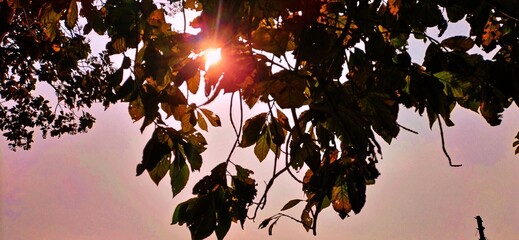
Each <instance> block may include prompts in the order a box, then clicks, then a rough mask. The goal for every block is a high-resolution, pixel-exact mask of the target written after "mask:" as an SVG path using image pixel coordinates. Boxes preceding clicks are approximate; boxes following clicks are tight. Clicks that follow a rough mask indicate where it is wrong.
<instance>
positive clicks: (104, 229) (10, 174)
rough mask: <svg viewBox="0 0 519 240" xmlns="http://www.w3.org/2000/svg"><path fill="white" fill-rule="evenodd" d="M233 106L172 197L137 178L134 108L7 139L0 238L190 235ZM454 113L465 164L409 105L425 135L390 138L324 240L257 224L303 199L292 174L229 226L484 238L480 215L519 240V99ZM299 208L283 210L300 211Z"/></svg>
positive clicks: (455, 141) (496, 234) (331, 218)
mask: <svg viewBox="0 0 519 240" xmlns="http://www.w3.org/2000/svg"><path fill="white" fill-rule="evenodd" d="M449 34H450V36H452V35H453V34H454V33H453V32H447V33H446V36H449ZM421 51H423V49H422V50H421ZM416 54H417V55H416V56H414V59H413V61H415V62H419V63H421V60H419V59H418V60H417V59H416V58H420V57H423V56H419V53H418V51H417V53H416ZM228 101H229V95H224V96H223V97H222V98H220V99H218V100H216V101H214V102H213V103H211V104H210V105H209V106H208V108H209V109H211V110H213V111H214V112H216V113H219V115H220V117H221V118H222V125H223V127H222V128H210V129H209V132H208V133H206V135H205V136H206V138H207V140H208V150H207V151H206V152H204V154H203V157H204V160H205V162H204V165H203V166H202V170H201V173H200V174H192V175H191V181H190V182H189V185H188V186H187V187H186V189H184V192H182V194H180V195H179V196H177V197H175V198H174V199H172V197H171V196H172V195H171V190H170V186H169V177H166V178H165V179H164V180H163V182H161V183H160V185H159V186H158V187H157V186H155V184H154V183H153V182H152V180H151V179H150V178H149V177H148V176H147V175H146V174H143V175H142V176H140V177H136V176H135V167H136V165H137V164H138V163H139V162H140V161H141V155H142V149H143V147H144V145H145V143H146V142H147V140H148V139H149V137H150V135H151V133H152V127H149V128H148V129H147V130H146V131H145V132H144V133H143V134H141V133H140V132H139V127H140V124H141V122H138V123H132V120H131V119H130V117H129V115H128V112H127V105H126V104H119V105H116V106H113V107H110V108H109V109H108V110H107V111H103V109H102V107H101V106H99V105H98V106H95V107H94V110H93V115H94V116H95V117H96V118H97V121H96V124H95V125H94V128H93V129H92V130H90V132H89V133H87V134H80V135H75V136H64V137H62V138H60V139H56V138H48V139H46V140H43V139H41V138H40V137H37V138H36V141H35V143H34V144H33V147H32V149H31V150H29V151H23V150H18V151H17V152H13V151H11V150H9V149H8V148H7V142H6V141H5V139H4V138H3V137H2V138H0V184H1V185H0V198H1V201H0V212H1V213H0V214H1V215H0V239H9V240H18V239H20V240H26V239H53V240H60V239H78V240H83V239H85V240H86V239H130V240H132V239H135V240H140V239H157V240H162V239H164V240H166V239H189V231H188V229H187V228H186V226H177V225H174V226H172V225H170V222H171V216H172V214H173V210H174V208H175V206H176V204H178V203H180V202H182V201H185V200H187V199H188V198H191V197H192V195H191V189H192V186H193V185H194V183H195V182H196V181H197V180H198V179H199V178H200V177H201V176H203V175H206V174H208V173H209V172H210V170H211V169H212V167H213V166H214V165H216V164H218V163H220V162H222V161H224V160H225V158H226V157H227V155H228V153H229V150H230V147H231V146H232V143H233V142H234V137H233V136H234V135H233V134H230V132H231V131H232V130H231V128H230V123H229V119H228ZM261 110H262V109H253V110H252V111H250V112H247V115H249V116H250V115H252V114H254V113H257V112H259V111H261ZM452 120H453V121H454V123H455V124H456V126H454V127H451V128H447V127H445V128H444V130H445V138H446V143H447V150H448V151H449V154H450V155H451V157H452V158H453V163H454V164H463V166H462V167H460V168H452V167H449V164H448V160H447V158H446V157H445V156H444V154H443V152H442V147H441V140H440V133H439V130H438V125H437V124H435V125H434V127H433V128H432V130H431V129H429V126H428V120H427V117H426V116H424V117H420V116H418V114H417V113H415V112H414V110H412V109H411V110H407V109H401V112H400V115H399V123H400V124H401V125H403V126H405V127H408V128H411V129H413V130H415V131H417V132H419V135H415V134H413V133H410V132H407V131H401V132H400V134H399V136H398V137H397V139H396V140H394V141H393V143H392V144H391V145H387V144H383V159H382V160H381V161H380V163H379V164H378V168H379V170H380V172H381V174H382V175H381V176H380V177H379V178H378V179H377V182H376V184H375V185H371V186H368V191H367V202H366V205H365V206H364V208H363V210H362V212H361V213H360V214H358V215H354V214H352V215H351V217H349V218H346V219H345V220H341V219H340V218H339V216H338V215H337V214H336V213H335V212H334V211H333V209H332V208H327V209H325V211H323V212H322V214H321V215H320V218H319V223H318V229H317V231H318V235H317V237H314V236H312V235H311V233H307V232H306V231H305V230H304V228H303V227H302V226H301V225H300V224H298V223H295V222H293V221H291V220H289V219H281V220H280V221H279V222H278V224H277V225H276V226H275V227H274V235H273V236H270V237H269V236H268V232H267V230H266V229H258V225H259V223H260V222H261V221H262V220H263V219H265V218H267V217H269V216H271V215H274V214H276V213H277V212H278V211H279V209H281V208H282V207H283V205H284V204H285V203H286V202H287V201H289V200H291V199H296V198H299V199H302V198H304V196H303V193H302V191H301V186H300V185H299V184H297V183H296V182H294V181H293V180H291V179H290V178H289V177H285V178H281V179H279V180H278V181H277V184H276V185H275V186H274V188H273V189H272V190H271V192H270V194H269V198H268V203H267V207H266V209H265V210H263V211H260V212H259V216H258V217H257V221H256V222H251V221H249V222H246V224H245V229H244V230H241V228H240V226H239V225H237V224H233V225H232V228H231V231H230V232H229V234H228V236H227V237H228V239H248V240H255V239H267V238H268V239H289V238H290V239H354V240H373V239H406V240H407V239H420V240H422V239H423V240H429V239H430V240H433V239H434V240H436V239H449V240H450V239H456V240H458V239H459V240H467V239H478V235H477V230H476V227H477V226H476V220H475V219H474V217H475V216H477V215H480V216H481V217H482V218H483V221H484V223H483V224H484V226H485V227H486V230H485V234H486V236H487V238H488V239H507V240H509V239H511V240H513V239H519V204H518V203H517V202H518V199H519V188H518V187H517V185H515V184H517V183H518V182H519V174H518V173H519V155H514V148H513V147H512V143H513V141H514V137H515V135H516V134H517V131H518V130H519V126H518V125H517V123H518V122H519V108H518V107H517V106H516V105H515V104H514V105H512V106H511V107H510V108H509V109H507V111H506V112H505V114H504V117H503V122H502V124H501V125H500V126H497V127H490V126H489V125H488V124H487V123H486V122H485V120H484V119H483V118H482V117H481V116H479V115H478V114H476V113H474V112H470V111H469V110H465V109H462V108H460V107H457V108H456V109H455V110H454V112H453V113H452ZM226 136H229V137H226ZM380 142H381V143H382V142H383V141H382V140H380ZM235 154H236V155H235V156H234V157H233V161H234V162H236V163H239V164H240V165H242V166H244V167H247V168H250V169H253V170H254V172H255V174H254V175H253V177H254V178H255V179H256V181H257V183H258V188H259V189H263V188H264V187H265V182H266V181H268V180H269V173H270V171H271V170H270V168H271V166H272V159H273V158H272V157H273V156H272V155H269V156H268V157H267V159H266V160H265V161H264V162H263V163H262V165H261V166H260V165H259V164H258V160H257V159H256V157H255V156H254V154H253V149H252V148H248V149H243V150H239V151H237V152H236V153H235ZM303 173H304V172H301V173H299V175H302V174H303ZM259 193H262V191H260V192H259ZM302 207H303V205H302V204H301V205H298V206H296V207H294V208H293V209H291V210H289V211H287V213H288V214H291V215H293V216H295V217H296V218H298V217H299V216H300V214H301V210H302ZM210 239H215V236H214V235H213V236H211V237H210Z"/></svg>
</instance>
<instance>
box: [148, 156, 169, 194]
mask: <svg viewBox="0 0 519 240" xmlns="http://www.w3.org/2000/svg"><path fill="white" fill-rule="evenodd" d="M170 165H171V153H168V154H166V155H164V156H163V157H162V159H161V160H160V162H159V163H158V164H157V166H155V168H153V170H151V171H148V174H149V175H150V178H151V180H153V182H154V183H155V184H157V186H158V185H159V182H160V180H162V178H164V176H166V174H167V173H168V171H169V168H170Z"/></svg>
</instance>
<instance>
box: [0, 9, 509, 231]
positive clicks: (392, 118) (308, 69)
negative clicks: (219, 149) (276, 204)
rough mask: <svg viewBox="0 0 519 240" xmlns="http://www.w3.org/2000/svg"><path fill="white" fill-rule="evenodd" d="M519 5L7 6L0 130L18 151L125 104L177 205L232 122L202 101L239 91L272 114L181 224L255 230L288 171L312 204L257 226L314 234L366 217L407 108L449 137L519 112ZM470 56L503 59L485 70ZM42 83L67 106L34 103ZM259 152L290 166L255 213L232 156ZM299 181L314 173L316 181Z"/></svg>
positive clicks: (179, 213) (216, 173) (252, 191)
mask: <svg viewBox="0 0 519 240" xmlns="http://www.w3.org/2000/svg"><path fill="white" fill-rule="evenodd" d="M516 4H517V3H516V1H512V0H492V1H483V0H477V1H465V0H453V1H434V0H414V1H401V0H389V1H380V0H375V1H354V0H305V1H302V0H283V1H282V0H255V1H235V0H219V1H216V0H185V1H178V0H170V1H169V3H167V4H165V3H160V2H159V1H152V0H141V1H133V0H107V1H103V2H101V1H99V2H97V1H94V0H78V1H76V0H59V1H27V0H1V1H0V41H1V43H0V44H1V45H0V47H1V49H0V50H1V51H0V65H1V66H0V75H1V81H0V119H1V121H0V130H1V131H2V132H3V135H4V136H5V137H6V138H7V140H8V141H9V145H10V147H11V148H12V149H13V150H14V149H16V148H18V147H22V148H24V149H29V148H30V146H31V143H32V141H33V133H34V129H37V128H39V129H40V130H41V131H42V133H43V136H46V135H47V134H48V133H49V132H50V135H51V136H61V135H63V134H66V133H70V134H74V133H76V132H85V131H87V129H89V128H91V127H92V125H93V123H94V121H95V118H94V117H93V116H92V115H90V114H89V113H88V112H85V111H84V110H85V109H86V108H89V107H91V106H92V104H93V103H96V102H101V103H103V105H104V106H105V107H109V106H110V105H111V104H113V103H119V102H127V103H128V105H129V108H128V111H129V115H130V117H131V118H132V119H133V120H134V121H136V122H137V121H140V122H142V123H141V127H140V130H141V132H142V131H144V129H145V128H147V127H149V126H150V125H152V124H153V125H152V126H153V127H154V128H155V130H154V132H153V134H152V137H151V139H150V140H149V142H148V143H147V144H146V146H145V147H144V150H143V157H142V163H140V164H139V165H138V166H137V175H140V174H142V173H143V172H144V171H147V172H148V173H149V175H150V177H151V179H152V180H153V181H154V182H155V183H156V184H159V182H160V181H161V180H162V179H163V178H164V177H165V176H166V175H167V174H168V172H169V175H170V178H171V187H172V193H173V196H176V195H177V194H178V193H180V192H181V191H182V190H183V189H184V187H185V186H186V184H187V182H188V180H189V175H190V172H192V171H200V169H201V166H202V164H203V159H202V155H201V154H202V153H203V152H204V150H205V149H206V147H207V142H206V140H205V138H204V137H203V135H202V133H201V132H200V131H208V130H209V125H211V126H213V127H219V126H221V122H220V118H219V117H218V115H216V114H215V113H213V112H212V111H211V110H210V109H209V108H207V106H206V105H207V104H209V103H211V102H212V101H213V100H214V99H215V98H216V97H218V96H219V94H221V93H222V92H223V93H224V94H229V93H230V94H232V95H233V96H234V95H238V96H239V97H240V98H241V100H242V101H243V102H244V103H245V104H246V105H247V106H248V107H249V108H253V107H254V106H255V105H257V104H267V106H268V107H269V110H268V111H266V112H262V113H259V114H257V115H256V116H254V117H252V118H250V119H246V120H245V121H243V122H240V123H239V124H238V125H236V124H235V123H234V122H232V125H233V128H234V131H235V135H236V136H235V137H236V142H235V144H234V146H233V148H232V149H231V154H230V155H229V158H228V159H224V160H223V161H222V163H221V164H219V165H217V166H216V167H215V168H214V169H213V170H212V171H211V174H210V175H207V176H205V177H203V178H202V179H200V180H199V181H198V182H197V183H196V185H195V187H194V189H193V194H194V195H195V197H193V198H191V199H189V200H187V201H185V202H183V203H181V204H179V205H178V206H177V207H176V209H175V212H174V214H173V219H172V223H173V224H179V225H183V224H186V225H187V227H188V228H189V230H190V231H191V235H192V238H193V239H202V238H206V237H208V236H210V235H211V234H212V233H213V232H214V233H215V234H216V236H217V238H218V239H223V238H224V237H225V235H226V233H227V231H228V230H229V228H230V226H231V222H238V221H239V222H240V224H241V225H242V227H243V224H244V222H245V221H246V220H247V219H255V217H256V212H257V211H258V209H260V208H263V207H264V206H265V203H266V199H267V193H268V191H269V189H270V188H271V187H272V185H273V184H274V182H275V180H276V178H277V177H278V176H280V175H281V174H285V173H288V174H290V175H291V176H293V177H294V180H295V181H297V182H299V183H300V184H301V185H302V188H303V191H304V193H305V196H306V199H295V200H291V201H289V202H288V203H287V204H286V205H285V206H284V207H283V209H282V211H284V210H287V209H290V208H293V207H295V206H297V205H298V204H299V203H301V202H304V203H305V205H304V208H303V210H302V214H301V217H300V218H296V217H292V216H289V215H286V214H284V213H279V214H276V215H274V216H272V217H270V218H268V219H266V220H264V221H263V222H262V223H261V224H260V228H265V227H267V226H269V233H272V231H273V227H274V224H275V223H277V221H278V220H279V219H280V218H281V217H288V218H291V219H293V220H295V221H297V222H299V223H301V224H302V226H303V228H304V229H306V230H307V231H309V230H312V231H313V233H314V234H315V233H316V229H317V219H318V215H319V213H320V212H321V211H322V210H323V209H325V208H327V207H329V206H332V207H333V210H335V211H336V212H337V213H338V215H339V216H340V217H341V218H345V217H346V216H348V215H349V213H350V212H351V211H353V212H354V213H356V214H357V213H359V212H360V211H361V210H362V208H363V206H364V203H365V199H366V195H365V193H366V187H367V185H370V184H373V183H375V179H376V178H377V177H378V175H379V172H378V170H377V169H376V163H377V162H378V159H379V157H380V154H381V149H380V146H379V143H378V142H377V140H378V137H376V136H379V137H380V138H381V139H383V140H384V141H386V142H387V143H391V141H392V139H393V138H395V137H396V136H397V135H398V133H399V131H400V129H402V128H403V127H402V126H400V125H399V124H398V122H397V120H398V112H399V108H400V107H401V106H403V107H406V108H414V109H416V111H417V112H418V114H420V115H422V114H424V113H425V114H426V115H427V118H428V121H429V124H430V126H431V127H432V126H433V124H434V123H435V122H436V121H438V123H439V124H440V125H439V126H440V129H441V121H443V122H445V123H446V124H447V125H448V126H452V125H454V123H453V122H452V121H451V119H450V113H451V111H452V110H453V109H454V107H455V106H456V105H459V106H461V107H463V108H467V109H470V110H472V111H474V112H479V113H480V114H481V115H482V116H483V117H484V118H485V120H486V121H487V122H488V123H489V124H490V125H492V126H495V125H498V124H499V123H500V122H501V114H502V112H503V111H504V110H505V109H506V108H507V107H509V106H510V105H511V104H512V103H513V102H515V104H519V72H518V71H519V70H518V69H519V66H518V60H519V58H518V56H519V46H518V43H519V32H518V30H517V29H518V26H517V25H518V23H519V20H518V19H519V12H518V10H517V9H518V8H517V7H515V6H516ZM165 5H169V6H173V8H171V7H166V6H165ZM168 9H169V10H168ZM171 9H176V10H174V11H173V12H172V11H171ZM186 9H188V10H194V11H199V16H198V17H196V18H195V19H194V20H193V21H192V22H190V23H189V24H190V25H191V26H193V27H195V28H198V29H200V32H199V33H198V34H189V33H185V32H176V31H172V30H171V29H172V28H171V24H170V23H168V19H167V17H168V16H172V15H173V14H175V13H177V12H178V13H179V12H182V13H183V14H185V12H184V11H185V10H186ZM458 21H462V22H467V23H468V25H469V26H470V31H469V32H468V34H465V35H462V34H460V35H456V36H447V37H442V35H443V34H444V33H445V31H446V29H447V28H448V27H450V26H451V24H452V23H455V22H458ZM431 28H436V29H437V31H438V32H439V35H438V37H437V38H436V37H433V36H431V35H430V34H429V33H428V30H430V29H431ZM96 34H97V35H105V36H107V37H108V43H107V44H106V47H105V50H104V51H103V52H102V53H100V54H98V55H95V54H93V53H92V51H91V48H90V45H89V43H88V37H90V36H92V35H94V37H95V35H96ZM410 38H415V39H418V40H423V42H425V43H428V47H427V49H426V50H425V59H424V62H423V63H422V64H420V63H415V62H412V59H411V57H410V55H409V53H408V41H409V40H410ZM209 48H221V52H222V53H221V54H222V60H221V61H220V63H219V64H214V65H211V66H210V67H209V68H208V69H207V70H206V69H205V68H204V60H203V53H204V51H205V50H206V49H209ZM474 48H479V49H481V50H482V51H484V52H486V53H492V54H494V56H493V58H492V59H485V58H484V57H483V56H482V55H480V54H477V53H474V51H472V49H474ZM111 56H121V57H122V59H123V60H122V62H121V63H120V64H121V65H120V67H115V66H112V63H111V60H110V57H111ZM290 56H292V58H293V59H295V60H294V61H289V60H287V59H288V58H289V57H290ZM274 69H279V70H274ZM128 73H129V77H127V78H126V79H123V78H124V77H123V76H125V75H128ZM44 85H47V86H50V87H51V88H52V89H53V90H54V92H55V93H56V99H47V98H45V97H43V96H39V95H37V93H36V91H35V90H36V88H37V87H38V88H40V86H44ZM202 89H203V93H204V94H205V96H206V97H207V98H208V100H207V102H206V103H205V104H202V105H197V104H194V103H192V102H191V101H190V100H189V98H188V94H189V93H192V94H196V93H198V92H199V91H202ZM53 101H55V102H56V103H55V104H56V106H55V107H54V110H53V107H52V106H51V102H53ZM231 111H232V104H231ZM78 112H81V115H78ZM242 114H243V111H242ZM287 115H288V116H287ZM170 117H173V120H171V119H169V118H170ZM165 119H169V120H170V122H169V124H168V123H166V121H165ZM172 122H178V123H179V124H176V125H175V124H172ZM208 122H209V124H208ZM518 138H519V135H518ZM518 142H519V141H517V142H515V143H514V144H513V146H514V147H516V146H517V145H518ZM252 146H254V150H253V151H254V154H255V155H256V157H257V158H258V159H259V161H265V159H266V158H267V156H268V155H269V152H272V153H273V156H274V161H275V162H276V163H277V162H278V160H281V159H283V157H284V158H285V161H284V162H285V166H284V167H283V168H281V169H278V170H277V171H276V169H274V174H273V176H272V178H271V179H270V181H269V182H268V183H267V186H266V190H265V192H264V193H263V195H262V196H261V197H260V200H259V201H258V202H255V201H254V199H256V195H257V190H256V186H257V184H256V181H255V180H254V179H253V178H252V174H253V172H252V171H251V170H249V169H246V168H244V167H242V166H240V165H239V164H238V163H237V162H236V160H234V159H233V157H232V153H233V151H234V149H235V148H236V147H241V148H247V147H252ZM518 152H519V147H518V148H517V150H516V153H518ZM294 170H295V171H301V170H303V171H305V176H304V178H303V179H297V178H296V177H295V175H294V174H293V173H292V171H294ZM229 181H230V183H229ZM253 206H255V211H254V214H250V213H249V209H250V208H251V207H253Z"/></svg>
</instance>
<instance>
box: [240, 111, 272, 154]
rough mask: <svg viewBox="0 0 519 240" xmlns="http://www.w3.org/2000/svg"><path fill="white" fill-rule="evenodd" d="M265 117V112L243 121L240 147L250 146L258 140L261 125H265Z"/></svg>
mask: <svg viewBox="0 0 519 240" xmlns="http://www.w3.org/2000/svg"><path fill="white" fill-rule="evenodd" d="M266 117H267V113H260V114H258V115H256V116H254V117H252V118H250V119H247V120H246V121H245V124H244V125H243V134H242V137H241V141H240V147H242V148H246V147H249V146H252V145H253V144H254V143H256V142H257V141H258V139H259V138H260V134H261V129H263V126H264V125H265V122H266Z"/></svg>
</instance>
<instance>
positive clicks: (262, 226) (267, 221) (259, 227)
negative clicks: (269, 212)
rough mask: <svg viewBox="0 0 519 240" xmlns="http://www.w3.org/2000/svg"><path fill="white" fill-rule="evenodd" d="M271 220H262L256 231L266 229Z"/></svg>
mask: <svg viewBox="0 0 519 240" xmlns="http://www.w3.org/2000/svg"><path fill="white" fill-rule="evenodd" d="M271 220H272V218H267V219H265V220H263V221H262V222H261V223H260V224H259V225H258V229H262V228H266V227H267V226H268V225H269V223H270V221H271Z"/></svg>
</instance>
